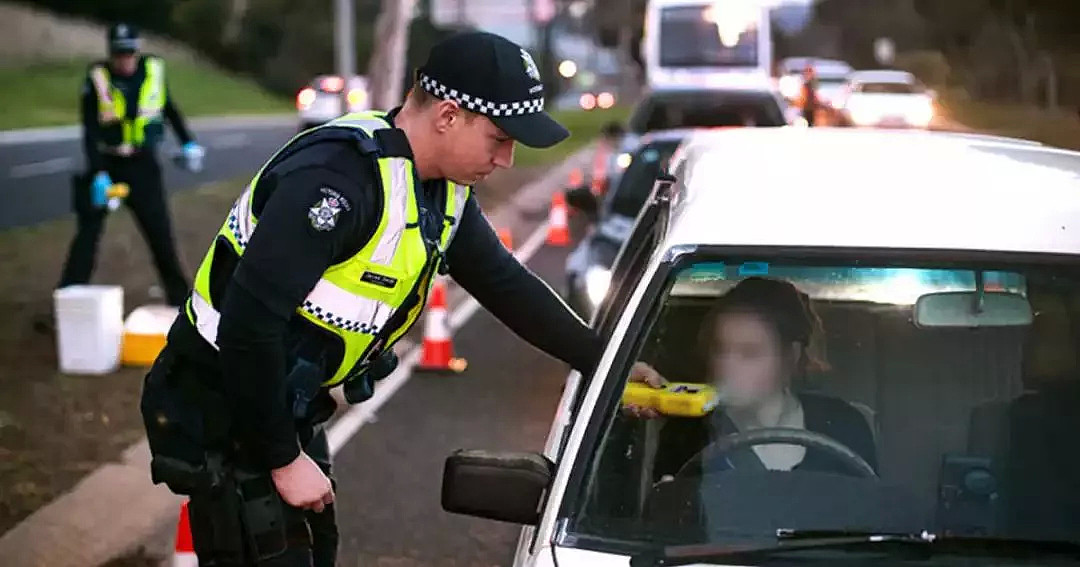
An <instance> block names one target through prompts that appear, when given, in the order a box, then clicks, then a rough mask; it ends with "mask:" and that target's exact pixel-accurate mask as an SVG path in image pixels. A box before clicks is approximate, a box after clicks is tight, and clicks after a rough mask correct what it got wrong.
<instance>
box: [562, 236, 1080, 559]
mask: <svg viewBox="0 0 1080 567" xmlns="http://www.w3.org/2000/svg"><path fill="white" fill-rule="evenodd" d="M721 222H722V219H721ZM775 253H776V252H773V254H775ZM740 254H742V252H740ZM824 254H825V252H820V251H819V253H816V254H815V255H813V256H809V257H812V258H815V259H814V260H812V261H808V260H807V259H806V257H803V258H802V259H801V260H798V261H796V260H791V259H790V258H792V256H787V257H786V258H788V260H784V259H783V258H780V257H776V256H769V255H762V256H751V255H739V256H734V255H726V254H724V253H723V251H722V250H708V249H705V250H704V251H702V249H700V248H699V249H697V250H696V251H693V252H687V253H686V254H685V255H684V256H683V258H682V259H680V260H678V261H677V262H676V263H675V264H674V265H671V266H670V269H667V268H665V267H661V270H660V272H658V275H657V278H658V280H657V281H658V282H661V283H662V285H659V286H655V287H650V289H655V291H650V292H646V295H645V296H644V299H643V304H642V306H640V307H639V308H638V309H637V312H638V313H639V315H636V317H638V318H639V319H640V321H641V325H640V327H638V326H637V324H631V325H630V327H629V328H630V329H634V328H639V329H640V330H639V331H637V332H635V333H634V334H633V336H627V337H625V338H624V339H622V343H623V344H622V347H621V348H622V349H624V350H623V354H620V355H618V356H616V358H615V360H616V361H619V360H623V361H625V362H622V363H618V362H617V363H616V365H615V366H614V367H613V369H612V371H611V373H610V374H608V375H607V377H606V382H605V385H606V387H607V388H608V391H607V394H602V395H601V397H600V400H609V401H607V402H603V401H601V402H600V404H601V405H600V406H598V409H597V410H596V412H597V413H598V414H599V415H594V416H593V419H592V421H591V423H592V427H595V428H596V436H595V441H592V442H589V443H588V444H586V445H585V446H584V448H583V453H581V455H580V456H579V462H580V463H581V464H579V465H577V466H579V467H580V468H581V471H582V472H581V474H582V476H581V478H582V481H581V484H580V485H578V487H577V489H580V492H570V494H577V496H576V497H575V498H577V500H575V503H574V508H572V510H573V511H574V513H573V516H572V517H573V519H572V521H571V524H570V525H569V527H568V532H569V533H573V534H574V535H575V537H577V538H578V539H579V540H580V541H582V542H588V541H593V542H601V543H596V544H595V545H597V546H599V547H600V548H603V546H604V545H610V542H621V543H620V545H630V546H633V545H638V546H640V547H646V546H656V545H684V544H689V545H694V544H704V543H709V544H719V545H727V544H732V545H743V544H746V545H760V544H762V542H766V543H768V542H773V543H775V542H776V530H777V529H778V528H790V529H795V530H837V529H843V530H860V531H862V530H866V531H871V532H903V533H920V532H921V530H928V531H929V532H931V533H934V534H939V535H941V536H959V537H964V536H972V537H974V536H982V537H991V538H1019V539H1024V540H1040V541H1050V540H1069V541H1073V540H1080V451H1077V449H1076V447H1077V446H1078V444H1077V435H1078V434H1080V365H1078V357H1077V348H1076V345H1077V341H1078V339H1080V335H1078V333H1080V285H1078V284H1080V270H1078V266H1077V265H1076V264H1061V263H1049V262H1050V260H1045V259H1042V260H1040V262H1042V263H1038V264H1035V263H1016V257H1010V258H1007V261H1006V259H1003V260H1002V261H996V260H994V261H991V260H987V259H986V258H991V257H990V256H986V255H980V256H978V257H975V258H976V259H972V257H970V256H968V257H956V258H946V257H943V256H941V255H935V256H933V257H930V256H927V257H925V258H924V257H916V256H910V255H907V254H905V255H902V256H901V255H899V254H895V253H891V254H888V255H884V254H879V255H875V254H874V253H860V254H859V255H858V256H857V257H855V256H832V257H825V256H824ZM849 254H854V253H853V252H852V253H849ZM817 258H822V259H821V260H818V259H817ZM1054 262H1058V260H1056V259H1055V260H1054ZM664 266H668V265H667V264H665V265H664ZM650 297H652V299H649V298H650ZM635 361H636V365H635V366H636V367H637V368H641V363H644V364H647V365H649V367H651V368H652V369H654V370H655V371H656V372H658V373H659V374H660V375H662V376H663V377H665V378H666V379H667V380H668V381H670V382H674V383H676V385H677V384H678V383H689V384H684V386H683V390H684V393H683V394H682V397H681V398H680V397H678V396H679V395H678V394H671V395H669V396H656V397H653V398H652V400H653V401H651V402H650V401H649V396H653V394H654V393H655V390H648V389H647V390H642V389H641V388H640V387H639V385H638V384H634V385H632V386H631V387H628V386H627V379H626V377H627V376H628V375H629V374H630V372H631V365H632V363H635ZM687 388H689V389H687ZM695 388H697V389H699V392H698V393H693V391H694V389H695ZM710 388H711V389H710ZM669 389H675V388H669ZM688 392H689V393H688ZM623 396H626V397H625V398H624V397H623ZM624 400H626V401H633V402H635V403H636V404H638V406H648V405H650V404H656V405H654V406H652V407H659V408H660V411H661V412H666V414H665V415H660V416H659V417H655V416H653V417H651V418H650V417H649V416H647V415H642V414H641V413H634V412H632V411H629V410H628V409H627V408H626V407H624ZM710 400H711V402H712V403H715V404H716V405H715V406H710V405H709V402H710ZM586 439H589V437H586ZM602 542H608V543H607V544H604V543H602ZM583 545H588V544H587V543H583ZM820 553H821V554H822V555H821V557H826V558H832V559H836V557H838V556H842V555H843V554H845V553H855V551H844V550H842V549H829V550H821V551H820ZM829 554H833V555H829ZM945 560H946V559H940V561H945ZM935 561H939V558H938V557H933V558H932V559H931V560H928V561H926V562H923V563H921V564H923V565H945V564H948V565H952V564H953V563H936V562H935ZM995 564H996V563H995Z"/></svg>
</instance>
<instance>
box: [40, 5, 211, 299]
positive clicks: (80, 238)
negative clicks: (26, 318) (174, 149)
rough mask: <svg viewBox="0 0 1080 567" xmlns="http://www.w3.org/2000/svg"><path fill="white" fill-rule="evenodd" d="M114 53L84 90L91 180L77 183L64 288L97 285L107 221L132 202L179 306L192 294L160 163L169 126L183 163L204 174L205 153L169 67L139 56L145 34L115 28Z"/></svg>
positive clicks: (93, 70) (92, 72)
mask: <svg viewBox="0 0 1080 567" xmlns="http://www.w3.org/2000/svg"><path fill="white" fill-rule="evenodd" d="M108 46H109V59H108V60H107V61H99V62H97V63H94V64H92V65H91V66H90V68H89V70H88V73H87V77H86V82H85V84H84V86H83V90H82V124H83V151H84V153H85V154H86V167H87V173H86V174H83V175H77V176H76V177H75V180H74V188H73V190H74V198H73V204H74V208H75V214H76V217H77V219H78V231H77V233H76V234H75V238H74V240H72V242H71V248H70V250H69V251H68V258H67V262H66V263H65V265H64V271H63V275H62V276H61V278H60V284H59V287H65V286H68V285H73V284H83V283H87V282H88V281H89V280H90V276H91V274H92V272H93V271H94V260H95V257H96V256H97V248H98V241H99V240H100V237H101V232H102V229H103V228H104V225H105V218H106V216H108V214H109V212H110V211H111V210H115V209H116V207H118V206H119V205H120V204H121V203H124V204H126V205H127V206H128V207H129V208H130V209H131V212H132V213H133V214H134V216H135V221H136V223H138V226H139V230H140V231H141V232H142V234H143V236H144V237H145V238H146V241H147V243H148V244H149V245H150V252H151V254H152V256H153V258H154V265H155V266H156V267H157V272H158V276H159V277H160V279H161V283H162V286H163V287H164V289H165V298H166V300H167V301H168V303H169V304H170V305H174V306H177V307H179V306H181V305H183V302H184V300H185V299H186V297H187V294H188V290H189V289H190V288H189V287H188V281H187V278H186V277H185V276H184V274H183V271H182V269H181V267H180V262H179V259H178V258H177V253H176V246H175V244H174V242H173V233H172V226H171V222H170V220H169V210H168V206H167V204H166V199H165V191H164V187H163V184H162V180H161V165H160V164H159V163H158V159H157V156H156V149H157V146H158V145H159V143H160V142H161V140H162V138H163V137H164V131H165V127H164V121H165V120H166V119H167V120H168V121H169V123H170V124H171V125H172V128H173V131H174V132H175V133H176V137H177V138H179V140H180V142H181V144H183V146H182V148H183V149H182V153H181V157H182V158H183V162H182V163H183V165H184V166H185V167H186V168H187V169H189V170H192V171H197V170H199V169H201V167H202V157H203V149H202V148H201V147H200V146H199V145H198V144H196V143H195V141H194V139H193V138H192V136H191V134H190V132H189V131H188V129H187V128H186V127H185V125H184V119H183V118H182V117H181V116H180V111H179V110H177V108H176V104H175V102H174V101H173V99H172V97H171V96H170V94H169V89H168V87H167V81H166V73H165V63H164V61H162V60H161V59H160V58H158V57H154V56H152V55H148V54H147V55H143V54H140V53H139V34H138V31H137V30H136V29H135V28H134V27H133V26H131V25H129V24H123V23H120V24H115V25H113V26H111V27H110V28H109V32H108ZM121 184H126V186H127V192H126V195H125V194H124V193H122V192H120V193H118V192H116V191H117V189H119V188H120V186H121Z"/></svg>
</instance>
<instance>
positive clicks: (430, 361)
mask: <svg viewBox="0 0 1080 567" xmlns="http://www.w3.org/2000/svg"><path fill="white" fill-rule="evenodd" d="M446 317H447V315H446V286H445V285H444V284H443V282H442V280H439V279H437V280H435V285H434V287H432V288H431V297H430V299H429V300H428V312H427V320H426V321H425V323H426V324H425V325H424V343H423V345H421V348H423V351H421V354H420V362H419V363H418V364H417V368H419V369H420V370H427V371H434V372H461V371H463V370H465V367H466V366H467V365H468V363H467V362H466V361H465V359H463V358H455V357H454V342H453V340H452V339H451V337H450V329H449V327H448V326H447V321H446Z"/></svg>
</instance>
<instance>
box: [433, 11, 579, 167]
mask: <svg viewBox="0 0 1080 567" xmlns="http://www.w3.org/2000/svg"><path fill="white" fill-rule="evenodd" d="M416 79H417V81H419V84H420V86H421V87H422V88H423V89H424V90H425V91H427V92H428V93H430V94H432V95H433V96H435V97H438V98H441V99H447V100H453V101H455V102H457V103H458V104H459V105H461V106H462V108H465V109H467V110H470V111H472V112H475V113H477V114H482V115H484V116H486V117H488V118H489V119H490V120H491V121H492V122H494V123H495V125H496V126H498V127H499V128H501V129H502V130H503V131H504V132H506V134H507V135H509V136H510V137H511V138H513V139H515V140H517V141H518V142H521V143H522V144H524V145H526V146H530V147H533V148H547V147H550V146H554V145H555V144H557V143H559V142H561V141H563V140H565V139H566V138H567V137H568V136H569V135H570V132H568V131H567V130H566V128H564V127H563V126H562V125H560V124H559V123H558V122H556V121H555V119H554V118H552V117H551V116H549V115H548V114H547V113H546V112H544V84H543V82H542V81H541V79H540V69H539V68H538V67H537V66H536V63H535V62H534V61H533V58H532V56H531V55H529V52H528V51H525V49H523V48H522V47H521V46H519V45H517V44H516V43H514V42H512V41H510V40H508V39H506V38H504V37H502V36H499V35H496V34H493V33H489V32H481V31H470V32H463V33H459V34H456V35H454V36H451V37H449V38H447V39H445V40H443V41H442V42H440V43H439V44H438V45H436V46H435V47H433V48H432V49H431V53H430V54H429V55H428V60H427V62H426V63H424V65H423V66H422V67H420V68H419V69H417V71H416Z"/></svg>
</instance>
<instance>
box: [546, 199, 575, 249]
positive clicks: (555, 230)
mask: <svg viewBox="0 0 1080 567" xmlns="http://www.w3.org/2000/svg"><path fill="white" fill-rule="evenodd" d="M566 217H567V214H566V197H564V196H563V194H562V191H556V192H555V195H553V196H552V197H551V211H550V212H549V213H548V235H547V243H548V244H549V245H551V246H569V245H570V226H569V225H568V224H567V221H566Z"/></svg>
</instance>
